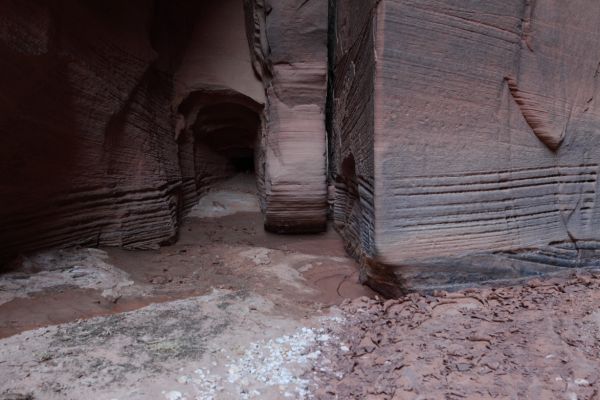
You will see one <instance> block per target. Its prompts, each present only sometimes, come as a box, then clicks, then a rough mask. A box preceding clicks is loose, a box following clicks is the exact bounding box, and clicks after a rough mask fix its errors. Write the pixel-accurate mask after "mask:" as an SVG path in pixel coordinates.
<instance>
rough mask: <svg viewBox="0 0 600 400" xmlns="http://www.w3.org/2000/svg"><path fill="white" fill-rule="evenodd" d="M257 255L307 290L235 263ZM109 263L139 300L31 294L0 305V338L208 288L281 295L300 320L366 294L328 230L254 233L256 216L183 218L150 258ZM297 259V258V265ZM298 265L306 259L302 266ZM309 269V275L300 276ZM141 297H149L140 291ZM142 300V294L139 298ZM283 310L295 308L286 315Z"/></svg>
mask: <svg viewBox="0 0 600 400" xmlns="http://www.w3.org/2000/svg"><path fill="white" fill-rule="evenodd" d="M253 248H265V249H268V250H272V253H270V254H269V255H268V259H269V263H270V265H273V264H275V263H277V262H288V261H289V264H290V267H291V268H293V269H295V270H298V271H299V273H300V275H301V276H302V277H303V278H304V279H305V280H306V281H305V282H303V284H306V285H307V287H309V288H313V289H314V290H315V291H314V292H312V293H308V292H304V291H298V290H291V289H290V288H289V287H288V286H286V285H282V283H281V281H280V280H279V279H277V277H276V276H273V275H270V274H265V273H257V271H256V268H257V267H256V265H255V264H254V263H252V262H251V261H250V260H248V259H245V258H240V257H239V252H240V251H241V250H244V249H253ZM105 250H106V251H107V252H108V254H109V255H110V260H109V262H110V263H111V264H112V265H114V266H115V267H117V268H119V269H121V270H123V271H125V272H127V273H128V274H129V275H130V278H131V279H132V280H133V281H134V285H136V286H139V287H140V288H143V289H145V290H144V292H145V293H147V294H146V295H143V296H136V297H127V296H123V297H120V298H118V299H116V300H109V299H106V298H104V297H102V296H101V293H100V291H97V290H90V289H81V288H77V287H73V286H64V287H60V288H59V289H57V290H46V291H42V292H37V293H34V294H32V295H30V296H29V297H27V298H16V299H14V300H12V301H10V302H8V303H5V304H2V305H0V338H5V337H8V336H11V335H14V334H16V333H19V332H22V331H25V330H28V329H33V328H38V327H42V326H47V325H53V324H59V323H64V322H69V321H74V320H77V319H86V318H91V317H94V316H99V315H109V314H114V313H120V312H124V311H130V310H133V309H137V308H141V307H144V306H146V305H148V304H151V303H158V302H164V301H171V300H176V299H182V298H188V297H192V296H198V295H203V294H206V293H208V292H210V290H211V289H212V288H213V287H215V288H226V289H232V290H252V291H256V292H258V293H263V294H268V293H271V292H275V293H276V294H278V293H279V294H280V295H285V297H286V298H287V300H289V301H286V302H285V304H284V302H280V303H276V304H277V306H279V307H281V308H289V309H288V310H287V312H289V313H294V314H297V315H302V316H304V315H307V314H308V313H309V312H310V310H312V309H315V308H317V309H321V308H323V307H329V306H331V305H336V304H340V303H341V302H342V301H343V300H344V299H347V298H355V297H357V296H362V295H368V296H371V295H372V294H373V293H372V292H371V291H370V290H369V289H367V288H366V287H364V286H362V285H360V284H359V283H358V275H357V268H356V265H355V264H354V262H353V261H352V260H350V259H349V258H347V257H346V255H345V253H344V250H343V247H342V243H341V240H340V239H339V237H338V235H337V234H336V233H335V232H334V231H333V230H332V229H330V230H329V231H328V232H326V233H323V234H319V235H293V236H285V235H284V236H281V235H275V234H270V233H267V232H265V231H264V230H263V228H262V216H261V215H260V214H259V213H238V214H234V215H230V216H226V217H222V218H207V219H200V218H189V219H187V220H186V223H185V225H184V226H183V229H182V230H181V233H180V237H179V240H178V242H177V243H176V244H174V245H172V246H166V247H162V248H161V249H160V250H156V251H127V250H120V249H114V248H110V249H105ZM298 257H300V258H298ZM306 257H313V259H310V260H308V261H307V260H306ZM307 264H312V265H313V267H312V268H308V269H307V268H306V265H307ZM148 289H149V290H148ZM140 292H142V290H140ZM290 304H292V305H295V306H296V307H294V306H292V307H291V308H290Z"/></svg>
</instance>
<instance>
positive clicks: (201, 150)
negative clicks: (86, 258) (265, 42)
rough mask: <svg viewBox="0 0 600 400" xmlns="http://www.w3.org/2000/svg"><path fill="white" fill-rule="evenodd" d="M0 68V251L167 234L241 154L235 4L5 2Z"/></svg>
mask: <svg viewBox="0 0 600 400" xmlns="http://www.w3.org/2000/svg"><path fill="white" fill-rule="evenodd" d="M0 70H1V71H2V74H0V224H1V226H2V227H1V229H0V259H6V258H8V257H11V256H13V255H15V254H17V253H19V252H24V251H29V250H34V249H38V248H43V247H52V246H63V245H74V244H85V245H111V246H123V247H127V248H155V247H157V246H158V245H160V244H162V243H168V242H170V241H172V240H175V239H176V235H177V229H178V225H179V220H180V218H181V217H182V216H183V215H184V213H185V212H186V211H187V210H188V209H189V208H191V207H192V206H193V205H194V204H195V202H196V200H197V197H198V194H199V193H200V192H202V191H203V190H206V189H207V187H209V186H210V184H211V183H212V182H214V181H215V180H216V179H218V178H222V177H226V176H228V175H229V174H231V173H233V172H234V168H233V167H232V165H231V164H232V157H233V156H231V154H233V153H235V152H238V153H239V152H245V153H243V155H242V156H244V157H247V154H248V152H250V158H251V157H252V152H253V151H254V141H255V140H256V137H257V135H256V131H258V126H259V124H260V120H259V115H260V112H261V110H262V103H263V102H264V94H263V93H264V89H263V86H262V83H261V82H260V81H259V79H258V78H257V77H256V75H255V73H254V71H253V69H252V65H251V62H250V50H249V48H248V41H247V38H246V34H245V14H244V8H243V2H242V0H228V1H211V2H171V1H166V0H157V1H152V0H135V1H128V2H117V3H115V2H93V1H81V2H75V1H67V0H65V1H60V0H56V1H41V0H25V1H5V2H2V3H1V4H0ZM248 141H250V142H252V143H248ZM227 143H231V144H232V146H229V147H228V146H227V145H226V144H227ZM207 149H208V150H207ZM223 154H225V155H226V156H224V155H223ZM236 154H237V153H236Z"/></svg>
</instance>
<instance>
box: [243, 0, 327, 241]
mask: <svg viewBox="0 0 600 400" xmlns="http://www.w3.org/2000/svg"><path fill="white" fill-rule="evenodd" d="M245 6H246V14H247V24H246V26H247V29H248V38H249V40H250V43H251V46H252V49H253V52H252V57H253V65H254V68H255V70H256V72H257V73H258V74H259V75H260V76H261V77H262V81H263V83H264V86H265V90H266V95H267V102H266V106H265V112H264V115H263V118H264V124H263V130H262V135H261V138H260V146H259V151H258V152H257V173H258V183H259V189H260V193H261V204H262V208H263V211H264V214H265V228H266V229H268V230H271V231H275V232H282V233H294V232H318V231H322V230H325V228H326V220H327V185H326V134H325V99H326V88H327V2H326V1H296V0H281V1H270V0H245Z"/></svg>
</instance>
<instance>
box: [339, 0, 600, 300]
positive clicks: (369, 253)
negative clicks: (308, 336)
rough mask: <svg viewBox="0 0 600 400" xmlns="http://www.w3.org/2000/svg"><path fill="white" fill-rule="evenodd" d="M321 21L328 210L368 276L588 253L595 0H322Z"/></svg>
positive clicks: (485, 271)
mask: <svg viewBox="0 0 600 400" xmlns="http://www.w3.org/2000/svg"><path fill="white" fill-rule="evenodd" d="M336 20H337V21H336V33H337V35H336V38H337V46H336V55H335V65H334V69H335V70H334V75H335V85H334V86H335V93H334V97H335V101H334V118H333V133H332V137H333V140H334V141H335V142H334V143H332V146H334V150H333V154H334V155H335V158H334V160H332V161H333V162H332V164H333V171H334V176H335V178H336V188H337V190H336V193H337V195H336V196H337V197H336V199H339V200H336V203H335V220H336V224H337V226H338V229H339V230H340V231H341V233H342V235H343V236H344V238H345V239H346V241H347V243H348V247H350V248H352V249H356V250H354V251H356V252H357V253H358V254H359V256H360V258H361V259H362V263H363V265H364V275H365V280H366V281H367V282H368V283H369V284H370V285H372V286H373V287H375V288H377V289H379V290H380V291H383V292H384V293H388V294H390V295H396V294H398V293H399V292H401V291H402V290H403V289H434V288H447V287H450V288H454V287H460V286H461V285H463V284H473V283H484V282H487V283H490V282H502V281H507V280H508V281H510V280H514V279H519V278H521V277H524V276H530V275H535V274H539V273H552V272H554V271H558V270H561V269H563V268H568V267H574V266H590V265H597V264H598V263H599V260H600V254H599V253H598V250H599V249H600V245H599V242H598V239H600V229H599V228H598V227H599V226H600V212H599V208H598V207H597V206H596V201H597V200H598V193H597V187H598V183H597V175H598V162H599V161H600V146H599V145H600V139H599V136H598V134H597V133H598V130H599V129H600V105H599V103H598V102H597V101H596V99H597V98H598V96H599V95H600V74H599V73H598V69H599V68H598V65H599V62H600V46H598V42H599V40H600V25H599V24H598V21H600V4H598V3H597V2H594V1H592V0H578V1H575V2H568V3H566V2H562V1H559V0H537V1H523V0H511V1H503V2H466V3H461V4H458V3H456V2H453V1H447V0H426V1H423V0H418V1H417V0H414V1H412V0H402V1H401V0H381V1H371V2H365V1H362V0H361V1H358V0H356V1H338V2H337V11H336ZM352 166H354V171H352Z"/></svg>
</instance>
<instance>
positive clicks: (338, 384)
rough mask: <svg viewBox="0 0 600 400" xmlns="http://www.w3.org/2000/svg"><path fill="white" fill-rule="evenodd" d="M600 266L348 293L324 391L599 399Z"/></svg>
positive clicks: (368, 395)
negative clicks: (431, 289)
mask: <svg viewBox="0 0 600 400" xmlns="http://www.w3.org/2000/svg"><path fill="white" fill-rule="evenodd" d="M599 288H600V274H599V273H585V274H577V275H573V277H571V278H570V279H569V280H564V279H563V280H558V279H550V280H544V281H541V280H534V281H532V282H530V283H528V284H527V285H524V286H518V287H509V288H498V289H472V290H466V291H462V292H457V293H447V292H436V293H434V295H433V296H429V295H420V294H410V295H408V296H406V297H403V298H401V299H398V300H387V301H383V300H374V299H368V298H366V297H363V298H359V299H356V300H354V301H352V302H346V303H345V304H343V305H342V309H343V310H344V312H345V313H346V314H347V323H346V325H345V326H344V327H343V328H342V329H341V331H340V332H338V333H337V334H338V335H339V338H340V343H344V342H345V343H347V344H348V346H347V347H346V346H344V345H340V346H339V347H328V348H327V349H328V350H331V351H332V352H331V353H327V350H325V351H324V356H323V357H324V358H325V359H326V360H327V362H329V363H331V364H330V365H331V366H330V367H328V368H321V369H318V370H317V378H316V379H317V385H318V386H319V390H318V391H317V393H316V397H317V398H319V399H381V400H384V399H395V400H399V399H425V398H427V399H441V398H444V399H508V398H510V399H514V398H520V399H523V398H529V399H596V398H598V397H597V396H598V393H599V391H598V378H599V377H600V372H599V371H600V369H599V367H600V311H599V310H598V301H599V300H600V291H599V290H598V289H599Z"/></svg>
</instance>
